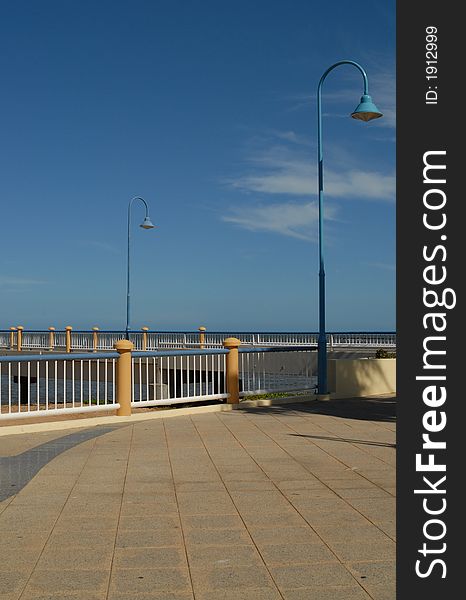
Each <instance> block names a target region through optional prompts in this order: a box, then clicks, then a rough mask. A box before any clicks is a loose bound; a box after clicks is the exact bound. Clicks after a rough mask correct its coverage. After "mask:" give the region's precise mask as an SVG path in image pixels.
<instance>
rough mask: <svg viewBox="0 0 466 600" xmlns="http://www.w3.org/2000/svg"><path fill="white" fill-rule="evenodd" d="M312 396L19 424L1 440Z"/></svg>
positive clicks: (304, 398)
mask: <svg viewBox="0 0 466 600" xmlns="http://www.w3.org/2000/svg"><path fill="white" fill-rule="evenodd" d="M315 399H316V397H315V396H314V395H313V394H309V395H307V394H306V395H303V396H288V397H284V398H263V399H261V400H243V401H242V402H240V403H239V404H213V405H209V406H189V407H186V408H176V409H175V408H168V409H166V410H158V411H148V412H143V413H137V412H135V413H133V414H132V415H130V416H128V417H118V416H116V415H107V416H105V417H89V418H80V419H70V420H61V421H46V422H42V423H25V424H24V425H23V424H19V425H4V426H3V427H0V437H2V436H5V435H17V434H21V433H35V432H42V431H59V430H61V429H63V430H68V429H78V428H79V429H81V428H85V427H96V426H98V425H120V424H122V425H123V424H130V423H137V422H138V421H148V420H151V419H169V418H171V417H182V416H186V415H199V414H204V413H216V412H228V411H232V410H241V409H243V408H254V407H260V406H275V405H279V404H296V403H297V402H310V401H313V400H315Z"/></svg>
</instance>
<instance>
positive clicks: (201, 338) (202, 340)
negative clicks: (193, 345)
mask: <svg viewBox="0 0 466 600" xmlns="http://www.w3.org/2000/svg"><path fill="white" fill-rule="evenodd" d="M198 329H199V348H201V349H202V348H204V344H205V332H206V328H205V327H203V326H201V327H199V328H198Z"/></svg>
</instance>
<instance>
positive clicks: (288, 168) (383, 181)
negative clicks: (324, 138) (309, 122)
mask: <svg viewBox="0 0 466 600" xmlns="http://www.w3.org/2000/svg"><path fill="white" fill-rule="evenodd" d="M339 158H340V160H339V171H338V172H336V171H334V170H332V169H328V168H325V172H324V177H325V179H324V181H325V196H326V197H330V198H353V199H362V200H382V201H394V199H395V183H396V179H395V173H389V174H386V173H380V172H376V171H372V172H371V171H367V170H364V171H362V170H360V169H358V168H356V167H354V165H353V159H352V158H351V157H350V156H348V157H343V156H342V155H340V157H339ZM343 158H344V160H342V159H343ZM344 162H346V164H344ZM249 163H250V164H252V165H254V167H255V168H254V170H253V171H252V172H250V173H249V174H245V175H239V176H238V177H236V178H230V179H229V180H227V183H228V184H229V185H230V186H231V187H233V188H235V189H239V190H242V191H244V192H260V193H264V194H286V195H292V196H293V195H295V196H296V195H297V196H308V195H309V194H313V193H316V190H317V176H316V172H315V171H316V168H315V159H314V160H312V159H311V156H308V155H307V154H306V155H304V154H303V153H302V152H296V151H290V150H289V149H287V148H285V147H284V146H274V147H272V148H270V149H268V150H265V151H262V152H259V153H257V154H256V155H254V156H251V157H250V159H249ZM324 167H325V166H324Z"/></svg>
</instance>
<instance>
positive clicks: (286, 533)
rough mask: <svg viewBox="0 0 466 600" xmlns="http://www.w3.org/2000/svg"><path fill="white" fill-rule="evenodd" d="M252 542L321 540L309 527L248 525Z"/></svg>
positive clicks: (309, 541)
mask: <svg viewBox="0 0 466 600" xmlns="http://www.w3.org/2000/svg"><path fill="white" fill-rule="evenodd" d="M249 533H250V534H251V536H252V538H253V540H254V543H256V544H257V545H258V546H264V545H268V544H293V543H294V544H306V543H307V544H309V543H310V544H312V543H319V542H320V541H321V540H320V539H319V537H318V535H317V534H316V533H315V532H314V531H313V530H312V529H311V528H310V527H280V528H279V529H278V528H276V527H273V524H272V525H271V527H270V528H269V529H265V528H263V527H261V528H256V527H254V528H253V527H250V528H249Z"/></svg>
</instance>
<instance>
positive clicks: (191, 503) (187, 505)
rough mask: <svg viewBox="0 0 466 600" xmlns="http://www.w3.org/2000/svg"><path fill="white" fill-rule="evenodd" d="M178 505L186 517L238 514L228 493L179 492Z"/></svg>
mask: <svg viewBox="0 0 466 600" xmlns="http://www.w3.org/2000/svg"><path fill="white" fill-rule="evenodd" d="M177 496H178V505H179V509H180V512H181V514H184V515H199V514H209V515H220V514H236V513H237V511H236V508H235V505H234V504H233V502H232V501H231V499H230V496H229V495H228V494H227V493H226V492H179V493H178V495H177Z"/></svg>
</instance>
